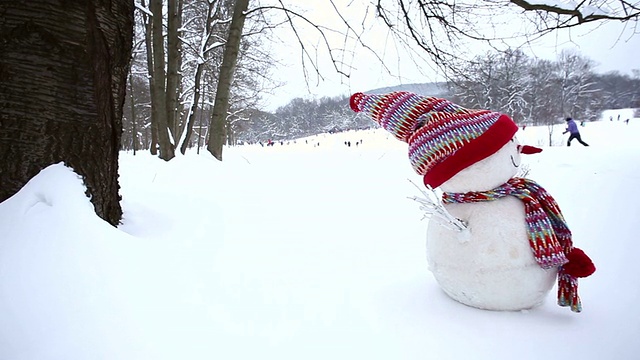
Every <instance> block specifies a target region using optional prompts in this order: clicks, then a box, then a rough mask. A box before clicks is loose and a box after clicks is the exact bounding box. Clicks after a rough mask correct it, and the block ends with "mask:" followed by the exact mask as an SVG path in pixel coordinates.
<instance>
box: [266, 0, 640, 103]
mask: <svg viewBox="0 0 640 360" xmlns="http://www.w3.org/2000/svg"><path fill="white" fill-rule="evenodd" d="M341 1H342V0H337V2H341ZM344 3H345V4H350V6H348V7H346V8H345V9H342V10H341V11H342V14H343V15H344V16H345V17H352V18H354V19H357V20H355V21H350V24H351V25H352V26H353V27H354V28H356V29H357V30H359V31H361V32H362V33H363V36H364V37H365V41H368V44H369V45H370V46H371V47H375V52H376V55H373V54H372V53H371V51H367V50H365V49H363V48H361V47H359V46H357V45H355V44H353V43H352V42H346V43H345V42H344V39H343V38H342V37H341V36H339V35H337V34H331V33H329V38H328V40H329V41H330V42H331V43H332V46H333V48H335V49H344V51H340V50H338V51H337V52H336V53H334V57H337V58H338V59H339V60H342V61H343V64H342V65H338V66H339V67H340V69H341V70H343V71H345V72H348V73H350V76H349V77H348V78H347V77H345V76H341V75H339V74H338V73H337V71H336V70H335V68H334V67H333V65H332V63H331V62H330V58H329V56H328V54H327V53H326V52H325V51H320V52H317V53H316V52H315V51H314V50H313V49H311V47H312V46H313V45H317V46H318V47H320V48H322V40H321V39H320V40H318V39H317V31H315V30H314V29H313V28H310V27H307V28H304V25H300V26H299V27H298V28H297V31H298V34H299V35H300V36H301V37H305V39H306V41H307V44H306V46H307V47H308V48H309V49H310V53H311V54H312V55H313V56H317V63H318V64H319V67H320V68H319V71H320V72H321V76H322V78H318V76H317V75H316V74H314V70H313V69H312V68H311V67H307V69H308V71H309V72H310V74H309V76H308V77H307V81H305V76H304V72H303V69H302V65H301V49H300V46H299V45H298V42H297V40H296V38H295V35H294V33H293V32H292V31H290V30H289V29H286V28H283V29H282V30H281V31H279V33H278V36H279V38H280V39H281V41H282V43H283V44H281V45H278V44H274V45H273V52H274V53H275V56H276V58H279V59H280V61H281V64H280V65H279V66H277V67H274V69H273V78H274V79H276V81H279V82H281V83H283V84H284V85H283V86H281V87H279V88H278V89H276V90H274V91H273V94H271V95H270V94H266V95H265V96H263V104H264V106H265V108H266V109H267V110H269V111H273V110H275V109H276V108H277V107H279V106H283V105H286V104H287V103H288V102H289V101H290V100H291V99H293V98H296V97H305V98H307V97H322V96H331V97H333V96H340V95H348V94H351V93H353V92H357V91H366V90H370V89H375V88H380V87H387V86H394V85H399V84H410V83H425V82H431V81H438V80H441V79H442V75H441V74H440V73H438V71H437V70H436V69H435V68H433V67H432V66H430V65H429V63H427V62H424V61H420V60H415V59H412V57H411V56H410V55H408V54H407V53H402V50H401V49H399V47H398V46H396V44H394V43H393V40H392V39H391V38H390V36H389V34H388V30H387V29H386V28H385V27H384V25H383V24H382V22H381V21H374V18H373V15H374V14H373V12H371V10H369V13H367V9H366V8H361V9H356V8H355V7H354V5H353V3H355V1H354V2H351V1H347V0H345V1H344ZM296 10H297V11H300V12H301V13H304V14H305V16H307V17H308V18H309V19H311V20H313V21H314V22H316V23H318V24H321V25H324V24H327V26H334V27H335V28H341V25H340V22H341V20H340V19H339V18H337V16H336V15H335V11H334V10H333V8H332V7H330V6H328V5H327V1H326V0H309V1H307V2H305V8H297V9H296ZM363 18H364V19H366V20H365V21H363V20H362V19H363ZM519 21H520V20H519ZM363 23H364V25H363ZM331 24H334V25H331ZM335 24H337V25H335ZM513 26H514V29H515V27H517V26H518V25H513ZM625 26H626V27H625ZM630 26H631V24H626V25H625V24H622V23H619V22H612V23H607V24H601V25H599V26H594V25H583V26H581V27H578V28H574V29H571V30H563V31H560V32H555V33H552V34H549V35H547V36H545V37H544V38H543V39H541V40H538V41H536V42H535V43H532V44H530V45H527V46H526V47H525V48H523V50H524V51H525V52H527V53H528V54H529V55H531V56H537V57H540V58H545V59H550V60H554V59H555V58H556V56H557V54H559V53H560V52H561V51H562V50H563V49H575V50H577V51H579V53H580V54H581V55H583V56H586V57H588V58H590V59H592V60H594V61H595V62H596V64H597V66H596V71H597V72H599V73H605V72H609V71H613V70H618V71H620V72H623V73H628V74H631V70H632V69H640V35H636V36H632V31H631V29H630V28H629V27H630ZM309 38H315V39H316V40H311V41H309V40H308V39H309ZM469 51H470V52H472V51H473V50H469ZM479 51H481V50H479ZM399 52H401V55H400V56H399V55H398V53H399ZM376 57H380V58H382V59H383V60H384V63H385V66H386V69H385V66H382V65H381V62H380V61H379V60H378V59H377V58H376ZM350 68H351V69H350Z"/></svg>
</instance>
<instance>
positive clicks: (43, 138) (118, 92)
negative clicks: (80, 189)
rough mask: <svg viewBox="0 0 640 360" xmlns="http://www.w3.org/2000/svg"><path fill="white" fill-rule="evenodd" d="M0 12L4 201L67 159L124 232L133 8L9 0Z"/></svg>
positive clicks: (121, 3) (101, 212) (127, 2)
mask: <svg viewBox="0 0 640 360" xmlns="http://www.w3.org/2000/svg"><path fill="white" fill-rule="evenodd" d="M0 14H2V17H1V19H2V20H1V21H0V169H1V170H0V178H1V183H2V186H0V201H4V200H6V199H7V198H9V197H10V196H12V195H13V194H15V193H16V192H17V191H19V190H20V189H21V188H22V187H23V186H24V185H25V184H26V183H27V181H29V179H31V178H32V177H33V176H35V175H37V174H38V172H39V171H40V170H42V169H44V168H45V167H47V166H49V165H51V164H55V163H58V162H64V163H65V164H66V165H67V166H69V167H71V168H73V169H74V170H75V171H76V172H77V173H78V174H79V175H81V176H82V177H83V179H84V183H85V185H86V187H87V195H88V196H89V198H90V199H91V203H92V204H93V206H94V208H95V211H96V214H97V215H98V216H100V217H101V218H102V219H104V220H105V221H107V222H109V223H110V224H112V225H114V226H116V225H117V224H118V223H119V221H120V218H121V216H122V208H121V207H120V195H119V193H118V191H119V187H120V186H119V184H118V152H119V150H120V139H121V135H122V107H123V104H124V100H125V89H126V80H127V73H128V70H129V59H130V55H131V46H132V39H133V1H131V0H111V1H87V2H70V1H59V0H39V1H29V2H27V1H12V0H2V1H1V2H0Z"/></svg>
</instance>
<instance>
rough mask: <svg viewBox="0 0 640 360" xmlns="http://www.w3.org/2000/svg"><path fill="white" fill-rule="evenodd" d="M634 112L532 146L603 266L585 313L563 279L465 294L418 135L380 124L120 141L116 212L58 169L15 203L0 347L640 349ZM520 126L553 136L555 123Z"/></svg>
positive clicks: (353, 353) (402, 355) (424, 353)
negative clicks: (438, 260)
mask: <svg viewBox="0 0 640 360" xmlns="http://www.w3.org/2000/svg"><path fill="white" fill-rule="evenodd" d="M621 111H626V110H621ZM617 112H620V111H613V112H611V113H607V114H605V115H604V118H605V120H604V121H599V122H593V123H587V124H586V126H585V127H581V128H580V130H581V131H582V137H583V140H585V141H586V142H588V143H589V144H590V145H591V146H590V147H583V146H581V145H580V144H578V143H577V142H574V143H573V144H572V146H571V147H570V148H567V147H561V146H556V147H545V149H544V151H543V152H542V153H540V154H537V155H529V156H525V157H524V158H523V159H524V161H525V162H527V163H528V166H529V169H530V171H529V175H528V177H530V178H531V179H533V180H535V181H536V182H538V183H540V184H541V185H542V186H544V187H545V188H546V189H547V190H548V191H549V192H550V193H551V194H552V195H553V196H554V197H555V198H556V200H557V201H558V203H559V204H560V207H561V208H562V210H563V212H564V215H565V218H566V219H567V222H568V224H569V226H570V227H571V230H572V231H573V234H574V243H575V245H576V246H578V247H580V248H582V249H583V250H585V252H586V253H587V254H589V256H590V257H591V258H592V259H593V260H594V262H595V264H596V266H597V271H596V273H595V274H594V275H592V276H591V277H589V278H586V279H582V280H581V281H580V296H581V298H582V303H583V312H582V313H579V314H576V313H572V312H571V311H570V310H569V309H567V308H561V307H559V306H557V305H556V303H555V301H556V299H555V293H554V292H553V291H552V293H551V294H550V295H549V296H548V299H547V301H546V303H545V304H543V305H542V306H540V307H538V308H536V309H533V310H529V311H522V312H493V311H483V310H478V309H474V308H470V307H466V306H464V305H461V304H459V303H456V302H455V301H453V300H451V299H449V298H448V297H447V296H446V295H445V294H444V293H443V292H442V291H441V290H440V289H439V287H438V285H437V283H436V282H435V280H434V279H433V277H432V275H431V273H429V271H428V270H427V264H426V255H425V237H426V228H427V224H428V223H427V221H421V220H420V219H421V217H422V215H423V214H422V212H421V211H420V210H419V209H418V204H417V203H415V202H414V201H412V200H409V199H408V197H409V196H413V195H419V192H418V189H416V188H415V187H414V185H413V184H412V183H411V181H412V182H415V183H416V184H420V183H421V178H420V177H419V176H418V175H416V174H415V173H413V170H412V169H411V167H410V165H409V161H408V159H407V156H406V144H403V143H401V142H399V141H397V140H395V139H393V138H392V137H391V136H390V135H388V134H387V133H386V132H385V131H384V130H370V131H363V132H347V133H342V134H334V135H320V136H316V137H313V138H308V139H299V140H297V141H295V143H294V142H291V143H289V145H280V144H276V145H275V146H273V147H261V146H259V145H250V146H241V147H235V148H226V149H225V152H224V156H225V160H224V161H223V162H218V161H216V160H215V159H213V157H211V156H210V155H208V153H206V152H202V153H201V155H196V154H195V151H191V152H190V153H188V154H187V155H186V156H179V157H177V158H176V159H174V160H172V161H170V162H168V163H166V162H164V161H162V160H159V159H157V158H154V157H152V156H150V155H148V154H147V153H139V154H138V155H136V156H133V155H132V154H130V153H123V154H122V156H121V161H120V170H121V177H120V183H121V186H122V189H121V194H122V197H123V201H122V205H123V208H124V219H123V224H122V225H121V226H120V227H119V228H117V229H116V228H113V227H111V226H109V225H107V224H106V223H104V222H103V221H101V220H100V219H99V218H97V217H96V216H95V215H94V213H93V211H92V206H91V204H90V203H89V201H88V199H86V198H85V196H84V189H83V185H82V182H81V180H80V179H79V178H78V176H76V175H75V174H74V173H73V172H71V171H70V170H69V169H67V168H65V167H63V166H62V165H54V166H51V167H49V168H47V169H45V170H43V171H42V172H41V173H40V174H39V175H38V176H36V177H35V178H33V179H32V181H31V182H29V183H28V184H27V185H26V186H25V187H24V188H23V189H22V190H21V191H20V192H19V193H17V194H16V195H15V196H13V197H12V198H10V199H8V200H6V201H5V202H3V203H1V204H0V359H2V360H18V359H33V360H46V359H61V360H62V359H64V360H71V359H79V360H86V359H132V360H133V359H136V360H138V359H154V360H155V359H224V360H228V359H279V360H282V359H305V360H310V359H323V360H326V359H349V360H353V359H438V360H441V359H491V360H496V359H541V358H545V359H633V358H637V356H638V354H639V353H640V342H638V338H639V337H640V307H638V303H640V286H638V280H637V279H638V276H639V275H640V261H638V260H637V259H636V251H638V252H640V242H638V235H637V229H638V221H639V220H638V219H640V205H639V204H640V194H639V193H638V190H637V187H638V184H639V183H640V142H639V141H638V139H639V138H640V119H638V118H635V119H632V120H631V121H630V123H629V124H628V125H627V124H625V123H624V122H623V121H608V117H609V116H610V115H614V114H617ZM623 116H625V115H623ZM614 120H615V119H614ZM622 120H624V118H623V119H622ZM562 130H563V127H562V126H559V127H557V128H556V130H554V133H553V137H552V141H553V142H554V143H555V144H562V143H563V142H564V140H566V138H567V135H564V136H563V135H562V134H561V132H562ZM518 137H519V139H520V140H521V142H522V143H524V144H531V145H546V144H548V130H547V129H546V128H544V127H543V128H534V127H527V128H526V129H525V130H524V131H522V130H520V131H519V133H518ZM563 139H564V140H563ZM345 141H351V146H350V147H348V146H346V145H345ZM360 141H362V142H361V143H360ZM356 142H358V145H357V146H356V144H355V143H356ZM409 180H411V181H409Z"/></svg>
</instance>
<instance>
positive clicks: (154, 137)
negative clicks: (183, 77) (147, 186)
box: [142, 0, 158, 155]
mask: <svg viewBox="0 0 640 360" xmlns="http://www.w3.org/2000/svg"><path fill="white" fill-rule="evenodd" d="M142 6H143V7H144V6H146V4H145V1H144V0H142ZM142 21H143V22H144V28H145V31H144V45H145V49H146V52H147V73H148V74H149V78H148V79H147V81H149V96H150V98H151V102H152V104H151V145H150V146H149V151H150V152H151V154H152V155H157V154H158V119H156V116H157V114H156V112H154V111H153V99H154V98H155V87H154V85H153V46H152V44H151V19H150V18H149V17H148V16H147V13H146V12H144V11H142Z"/></svg>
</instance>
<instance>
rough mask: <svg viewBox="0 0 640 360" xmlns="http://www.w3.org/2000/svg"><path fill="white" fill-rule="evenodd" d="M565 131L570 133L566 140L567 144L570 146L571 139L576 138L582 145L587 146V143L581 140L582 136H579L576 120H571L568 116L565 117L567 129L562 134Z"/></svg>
mask: <svg viewBox="0 0 640 360" xmlns="http://www.w3.org/2000/svg"><path fill="white" fill-rule="evenodd" d="M566 133H569V134H570V135H569V141H567V146H571V140H573V139H576V140H578V142H579V143H580V144H582V145H584V146H589V144H587V143H586V142H584V141H582V138H581V137H580V131H579V130H578V126H577V125H576V122H575V121H573V119H572V118H570V117H568V118H567V129H566V130H565V131H564V132H563V133H562V134H566Z"/></svg>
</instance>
